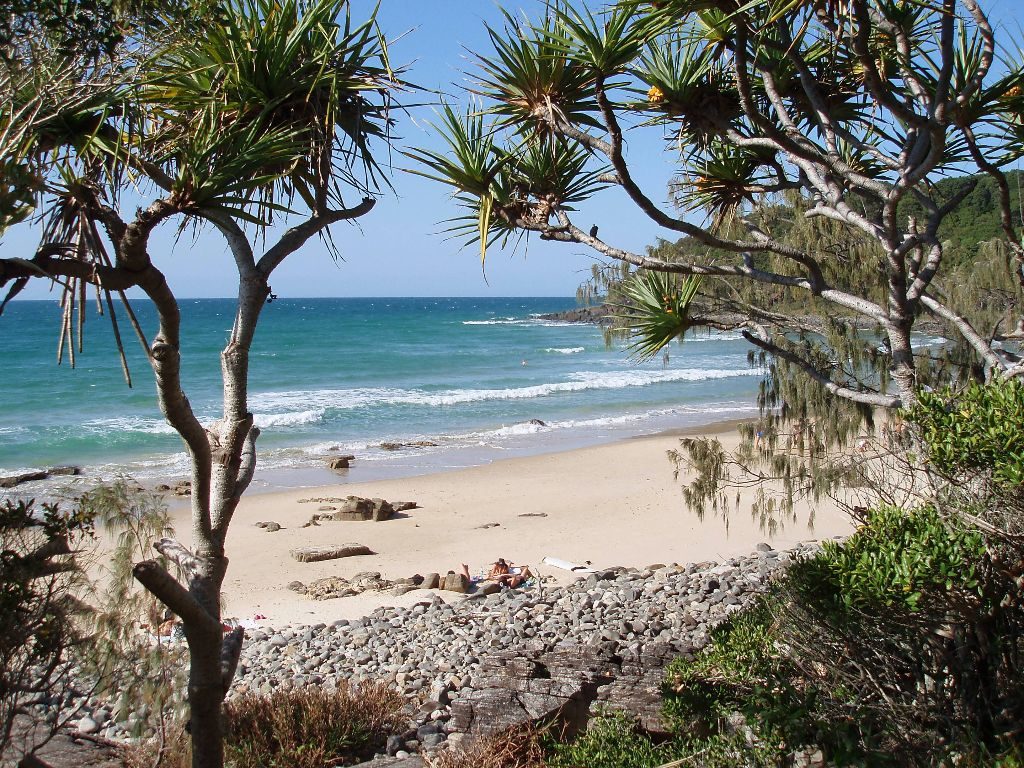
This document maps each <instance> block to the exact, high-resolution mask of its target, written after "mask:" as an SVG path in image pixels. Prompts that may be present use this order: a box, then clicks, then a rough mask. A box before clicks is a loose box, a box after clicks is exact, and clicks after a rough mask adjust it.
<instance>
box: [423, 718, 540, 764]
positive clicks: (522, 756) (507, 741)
mask: <svg viewBox="0 0 1024 768" xmlns="http://www.w3.org/2000/svg"><path fill="white" fill-rule="evenodd" d="M544 737H545V734H544V733H543V732H542V731H540V730H538V729H537V728H535V727H534V726H533V725H530V724H526V725H521V726H516V727H513V728H509V729H508V730H506V731H502V732H501V733H497V734H495V735H493V736H488V737H484V738H479V739H473V741H472V743H471V744H470V745H469V746H468V747H467V748H463V747H462V746H461V745H460V746H457V747H450V748H448V749H444V750H439V751H438V752H435V753H434V754H433V755H427V756H426V761H427V765H428V766H430V768H548V763H546V762H545V761H544V748H543V746H542V742H543V741H544Z"/></svg>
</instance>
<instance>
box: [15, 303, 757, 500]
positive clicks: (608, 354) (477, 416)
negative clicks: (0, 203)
mask: <svg viewBox="0 0 1024 768" xmlns="http://www.w3.org/2000/svg"><path fill="white" fill-rule="evenodd" d="M574 306H575V302H574V301H573V300H571V299H551V298H437V299H434V298H398V299H396V298H385V299H279V300H277V301H275V302H273V303H272V304H270V305H268V306H267V307H266V308H265V311H264V314H263V316H262V318H261V321H260V327H259V331H258V333H257V336H256V342H255V345H254V349H253V356H252V365H251V376H250V387H249V391H250V407H251V409H252V411H253V413H254V414H255V417H256V423H257V424H258V425H259V426H260V427H261V428H262V432H263V433H262V436H261V437H260V440H259V444H258V447H259V451H260V468H261V470H260V475H259V482H258V483H257V487H278V486H287V485H295V484H304V483H311V482H326V481H328V480H330V479H331V478H330V477H324V476H320V475H316V473H323V472H324V470H322V469H321V467H322V464H323V461H322V460H323V457H324V456H325V455H327V454H328V453H329V452H330V451H331V449H337V450H341V451H344V452H346V453H354V454H356V455H357V457H358V460H357V462H356V464H355V465H354V468H353V470H352V474H351V479H353V480H361V479H371V478H372V477H381V476H388V475H392V476H393V475H397V474H412V473H416V472H420V471H430V470H434V469H441V468H447V467H456V466H467V465H472V464H479V463H483V462H486V461H490V460H493V459H495V458H500V457H503V456H508V455H519V454H524V453H538V452H543V451H547V450H558V449H561V448H567V447H575V446H578V445H585V444H594V443H599V442H607V441H611V440H614V439H617V438H619V437H624V436H629V435H634V434H640V433H646V432H652V431H656V430H660V429H669V428H676V427H683V426H692V425H699V424H707V423H711V422H714V421H719V420H722V419H726V418H733V417H738V416H747V415H751V414H752V413H754V412H755V408H754V397H755V393H756V390H757V384H758V376H759V374H758V372H757V371H754V370H751V369H750V368H749V366H748V365H747V362H746V354H747V349H748V347H747V345H746V343H745V342H743V341H742V340H741V339H739V337H738V336H737V335H722V334H717V335H710V336H708V335H703V336H696V337H695V338H693V339H692V340H688V341H687V342H686V344H685V346H684V347H682V348H675V347H674V348H673V349H672V356H671V360H670V361H669V363H668V365H667V366H666V365H665V364H664V362H663V361H662V360H661V359H659V360H657V361H654V362H651V363H648V364H644V365H636V364H634V363H632V362H631V361H630V360H629V359H628V355H627V353H626V351H625V350H624V349H623V348H622V347H621V346H618V347H612V348H609V347H607V346H606V345H605V342H604V339H603V337H602V334H601V331H600V329H599V328H596V327H594V326H589V325H574V324H568V323H561V322H552V321H545V320H541V319H539V318H538V317H537V315H539V314H543V313H549V312H555V311H558V310H563V309H569V308H572V307H574ZM136 309H137V312H138V313H139V316H140V319H141V320H142V324H143V327H144V329H145V331H146V333H147V334H152V332H153V330H154V327H155V323H154V321H153V316H152V312H151V311H149V308H148V306H147V305H145V304H144V303H143V302H138V306H137V308H136ZM182 316H183V317H182V323H183V329H182V333H183V363H182V365H183V372H184V377H185V389H186V392H187V393H188V394H189V397H190V398H191V401H192V406H193V409H194V410H195V412H196V413H197V415H198V416H199V417H200V419H202V420H204V421H205V420H211V419H213V418H216V416H217V415H218V407H219V404H220V388H219V381H220V369H219V352H220V349H221V346H222V345H223V343H224V341H225V340H226V339H227V337H228V334H229V330H230V328H231V323H232V318H233V302H232V301H231V300H227V299H199V300H185V301H183V302H182ZM58 325H59V311H58V308H57V307H56V305H55V303H53V302H43V301H38V302H37V301H26V302H13V303H12V304H11V305H9V306H8V308H7V310H6V311H5V312H4V315H3V316H2V317H0V361H2V365H0V474H11V473H13V472H17V471H23V470H28V469H33V468H41V467H46V466H53V465H59V464H76V465H79V466H82V467H84V468H85V469H86V473H87V474H88V475H90V476H110V475H112V474H114V473H116V472H120V471H127V472H130V473H131V474H133V475H135V476H136V477H138V478H139V479H143V480H158V479H172V478H176V477H181V476H184V475H185V473H186V463H185V456H184V453H183V452H182V450H181V443H180V441H179V439H178V438H177V436H176V435H175V434H174V432H173V431H172V430H171V429H170V427H169V426H167V425H166V424H165V423H164V421H163V419H162V417H161V416H160V414H159V412H158V410H157V407H156V398H155V394H154V389H153V382H152V375H151V373H150V370H149V368H148V366H147V364H146V362H145V359H144V357H143V356H142V353H141V350H140V348H139V345H138V343H137V342H136V340H135V339H134V336H133V335H132V334H131V332H130V330H129V329H128V328H127V324H126V323H125V322H123V318H122V323H121V333H122V336H123V337H125V340H126V346H127V347H128V352H129V356H130V365H131V370H132V374H133V378H134V387H133V388H131V389H129V388H128V387H127V385H126V384H125V382H124V380H123V378H122V375H121V370H120V364H119V362H118V359H117V355H116V353H115V351H114V347H113V343H112V341H111V338H112V337H111V333H110V330H109V323H108V322H107V320H106V318H102V317H98V316H96V315H95V313H94V312H93V311H92V309H90V315H89V317H88V320H87V323H86V329H87V336H86V349H85V351H84V353H82V354H80V355H78V357H77V360H76V363H77V367H76V368H75V369H74V370H72V369H71V368H70V366H69V365H68V361H67V359H66V353H65V361H64V363H63V365H61V366H59V367H58V366H57V365H56V362H55V361H56V346H57V345H56V339H57V328H58ZM524 362H525V365H524V364H523V363H524ZM531 420H539V421H541V422H543V424H538V423H536V422H535V421H531ZM383 441H388V442H413V441H429V442H433V443H437V445H436V446H430V447H420V448H405V449H402V450H399V451H386V450H383V449H381V448H380V443H381V442H383ZM311 473H312V474H311Z"/></svg>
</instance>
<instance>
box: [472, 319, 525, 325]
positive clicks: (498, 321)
mask: <svg viewBox="0 0 1024 768" xmlns="http://www.w3.org/2000/svg"><path fill="white" fill-rule="evenodd" d="M528 322H530V321H529V320H523V319H522V318H519V317H494V318H491V319H490V320H463V321H462V324H463V325H524V324H526V323H528Z"/></svg>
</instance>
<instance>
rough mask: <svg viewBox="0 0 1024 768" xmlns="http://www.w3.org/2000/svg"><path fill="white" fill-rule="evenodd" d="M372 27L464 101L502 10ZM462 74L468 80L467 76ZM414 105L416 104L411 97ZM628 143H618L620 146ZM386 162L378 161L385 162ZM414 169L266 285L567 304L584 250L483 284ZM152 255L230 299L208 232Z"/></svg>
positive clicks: (648, 161) (608, 224)
mask: <svg viewBox="0 0 1024 768" xmlns="http://www.w3.org/2000/svg"><path fill="white" fill-rule="evenodd" d="M374 5H375V0H353V2H352V6H353V9H354V16H355V18H360V14H366V13H368V12H369V11H370V10H371V9H372V7H373V6H374ZM504 5H505V7H506V8H508V9H510V10H513V9H518V10H520V11H522V12H525V13H527V14H528V15H529V16H530V17H531V18H537V16H538V15H539V13H540V12H541V10H542V8H543V7H544V3H543V2H541V1H540V0H506V2H505V3H504ZM1022 6H1024V0H989V2H986V3H985V7H986V8H988V9H990V10H991V11H992V13H993V19H994V20H995V21H997V22H998V23H1000V24H1001V25H1003V26H1004V27H1005V28H1006V29H1005V31H1007V32H1009V33H1010V35H1011V36H1012V37H1014V38H1016V39H1017V40H1020V39H1021V35H1020V28H1021V18H1022V17H1024V7H1022ZM379 19H380V23H381V26H382V28H383V29H384V31H385V33H386V34H387V36H388V37H389V39H392V40H394V41H395V42H394V43H393V44H392V46H391V58H392V61H393V63H408V64H410V68H409V72H408V79H409V80H411V81H413V82H415V83H417V84H418V85H420V86H422V87H424V88H428V89H434V90H439V91H444V92H446V93H449V94H451V95H452V97H453V99H457V100H462V99H464V95H463V94H462V92H461V90H460V88H459V86H460V84H464V83H466V82H467V81H468V80H467V78H468V77H471V76H472V73H473V71H474V65H473V62H472V60H471V58H470V57H469V55H468V53H467V50H474V51H478V52H482V53H486V52H488V51H489V43H487V41H486V32H485V28H484V24H485V23H490V24H491V25H492V26H500V24H501V13H500V10H499V7H498V5H497V4H496V3H493V2H491V0H383V2H381V6H380V11H379ZM467 73H468V75H467ZM409 98H414V99H415V100H417V101H422V99H421V98H418V96H417V95H412V96H410V97H409ZM431 119H433V112H432V110H431V108H429V107H422V108H418V109H416V110H413V111H412V112H411V114H410V115H408V116H401V117H400V118H399V121H400V122H399V128H398V134H399V136H400V138H399V139H398V141H397V142H396V148H400V147H403V146H431V147H436V146H437V145H438V141H437V138H436V137H435V136H434V135H433V133H432V131H431V129H430V128H429V126H428V125H426V121H429V120H431ZM632 138H633V139H634V140H633V141H632V142H630V143H629V144H628V145H627V159H629V160H630V161H631V164H632V165H633V166H634V167H635V168H636V169H637V175H638V178H639V180H640V181H641V184H642V185H643V186H644V187H645V188H646V190H647V192H648V194H649V195H650V196H651V197H652V198H653V199H654V200H656V201H662V200H664V199H665V198H666V196H667V183H668V180H669V178H670V175H671V169H670V165H669V162H668V160H669V158H668V157H667V156H666V155H665V154H664V144H663V142H662V141H660V140H659V137H658V136H657V135H650V132H649V131H648V132H647V135H644V136H643V137H642V140H639V139H640V138H641V137H640V136H639V135H635V134H634V135H633V137H632ZM628 140H629V136H627V141H628ZM382 157H384V155H382ZM411 165H412V161H410V160H408V159H407V158H405V157H403V156H401V155H399V154H397V152H395V153H393V154H392V166H393V173H392V183H393V184H394V187H395V190H396V191H395V193H386V194H384V195H383V197H382V199H380V200H379V201H378V203H377V206H376V207H375V208H374V210H373V211H372V212H371V213H370V214H369V215H367V216H365V217H363V218H362V219H360V220H359V222H358V224H356V225H352V224H346V223H341V224H337V225H335V226H334V227H333V229H332V233H333V236H334V240H335V242H336V243H337V244H338V246H339V248H340V250H341V252H342V255H343V258H344V260H343V261H339V262H335V261H333V260H332V259H331V257H330V256H329V255H328V254H327V253H326V251H325V250H324V248H323V247H322V246H321V244H320V242H319V241H318V240H315V239H314V240H312V241H310V242H309V243H308V244H307V245H306V246H305V247H304V248H303V249H302V250H301V251H299V252H297V253H295V254H293V255H292V256H290V257H289V258H288V259H287V260H286V261H285V262H284V264H282V265H281V266H280V267H279V268H278V270H277V272H276V273H275V277H274V279H273V280H272V288H273V290H274V292H275V293H276V294H278V295H279V296H282V297H285V296H570V295H573V294H574V293H575V290H576V287H577V286H578V285H579V284H580V283H581V282H582V281H583V280H584V279H585V278H586V277H587V275H589V272H590V266H591V264H592V263H593V262H594V255H593V253H592V252H590V251H589V250H588V249H585V248H584V247H583V246H574V245H569V244H565V243H546V242H542V241H540V240H537V239H536V238H534V239H531V240H530V241H529V243H528V246H527V247H522V246H521V247H520V248H519V249H518V250H517V251H516V252H512V251H511V249H510V250H506V251H501V250H500V249H498V248H494V249H492V250H490V251H489V252H488V258H487V275H486V277H487V279H486V281H485V279H484V276H483V274H482V272H481V268H480V260H479V252H478V250H477V248H476V247H475V246H471V247H468V248H462V247H461V243H459V242H456V241H452V240H446V239H445V237H444V236H443V234H441V231H442V230H443V229H444V227H445V225H444V223H443V222H444V220H445V219H447V218H449V217H451V216H454V215H456V213H457V210H458V209H457V208H456V206H455V204H454V203H453V202H452V201H451V200H450V198H449V197H448V194H447V192H446V190H445V188H444V187H442V186H441V185H440V184H436V183H434V182H430V181H427V180H425V179H422V178H420V177H418V176H414V175H412V174H409V173H405V172H404V171H403V170H402V169H403V168H407V167H410V166H411ZM575 218H576V223H577V224H578V225H580V226H583V227H586V226H589V225H590V224H598V225H600V228H601V235H602V237H603V238H604V239H606V240H607V241H608V242H610V243H612V244H614V245H617V246H620V247H624V248H627V249H630V250H633V251H642V250H643V248H644V246H645V245H648V244H651V243H653V242H654V241H655V239H656V238H657V237H658V235H659V234H662V235H664V234H665V233H664V232H660V233H659V230H658V228H657V227H656V226H655V225H654V224H653V223H651V222H650V220H649V219H647V218H646V217H645V216H643V215H642V214H641V213H640V212H639V211H638V210H637V209H636V207H635V206H634V205H632V204H631V203H630V202H629V201H628V199H626V197H625V195H624V194H623V193H622V192H621V191H619V190H615V189H610V190H606V191H605V192H603V193H601V194H600V195H599V196H598V197H597V198H595V199H594V200H592V201H589V202H588V203H587V205H586V207H585V209H584V211H581V212H580V213H578V214H577V215H576V217H575ZM33 246H34V242H32V241H31V239H30V238H28V237H26V233H24V232H21V233H16V232H11V233H8V236H7V237H5V242H4V244H3V250H4V252H5V254H11V252H12V250H13V249H24V251H25V255H26V256H27V255H28V254H29V253H31V250H32V247H33ZM152 252H153V253H154V255H155V256H156V257H157V261H158V263H159V264H160V266H161V268H162V269H164V271H165V272H166V273H167V275H168V278H169V280H170V282H171V285H172V287H173V288H174V290H175V291H176V293H177V294H178V295H179V296H183V297H184V296H189V297H207V296H230V295H233V294H234V290H235V285H236V280H235V274H234V267H233V263H232V261H231V258H230V256H229V254H228V253H227V249H226V247H225V245H224V243H223V241H222V240H221V239H220V238H219V236H218V235H217V234H216V233H214V232H207V233H205V234H202V235H201V236H200V237H199V238H198V239H197V240H194V239H193V237H192V235H191V233H184V234H182V235H181V236H180V237H177V233H176V231H175V229H174V226H173V224H172V225H165V226H164V228H163V229H162V230H160V231H158V233H157V236H156V239H155V242H154V244H153V248H152ZM34 282H35V283H36V284H35V285H33V286H31V287H30V288H28V289H26V291H25V292H24V293H23V294H22V296H23V297H25V298H46V297H47V296H48V295H52V294H50V293H49V292H48V289H47V288H46V286H44V285H43V284H42V283H41V282H39V281H34Z"/></svg>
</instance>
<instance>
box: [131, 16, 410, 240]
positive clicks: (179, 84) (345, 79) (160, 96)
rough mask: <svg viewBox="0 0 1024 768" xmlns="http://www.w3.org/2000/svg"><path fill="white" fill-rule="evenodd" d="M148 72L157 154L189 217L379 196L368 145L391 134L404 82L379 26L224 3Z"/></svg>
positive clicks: (315, 205) (267, 211) (149, 66)
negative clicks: (394, 95)
mask: <svg viewBox="0 0 1024 768" xmlns="http://www.w3.org/2000/svg"><path fill="white" fill-rule="evenodd" d="M147 70H148V73H149V75H148V77H147V80H146V82H145V85H144V88H143V90H142V96H143V99H144V100H145V102H146V103H147V105H148V107H149V108H150V109H152V110H153V111H154V116H156V117H159V118H161V119H162V120H163V125H164V128H163V130H161V131H159V132H157V133H155V134H154V135H153V137H152V138H154V139H156V140H157V145H156V147H154V149H155V151H156V155H157V157H158V158H159V162H161V164H162V165H164V166H165V168H166V170H167V172H168V173H169V175H171V176H172V177H173V178H174V179H175V181H174V186H173V190H172V191H173V193H174V196H175V202H176V205H177V206H178V207H179V208H180V209H181V210H183V211H186V212H189V213H192V212H197V211H198V210H200V209H202V210H223V211H224V212H226V213H229V214H231V215H232V216H236V217H238V216H241V217H242V218H243V220H244V219H245V216H246V215H249V216H252V215H253V214H254V213H255V214H257V215H261V216H269V215H271V214H272V213H273V212H274V211H276V210H281V207H280V206H282V205H284V204H287V203H290V201H291V199H292V198H293V197H296V196H297V197H298V198H299V199H300V200H301V201H302V202H303V203H305V205H306V206H307V207H308V208H309V209H311V210H314V211H316V210H320V209H321V208H323V207H324V206H325V205H326V204H327V203H328V202H331V203H334V204H340V203H341V202H342V190H341V184H340V183H339V182H344V183H345V184H348V185H351V186H354V187H355V188H356V189H359V190H362V191H364V192H369V191H370V190H371V188H372V187H373V186H374V180H375V179H376V178H377V176H378V171H379V169H378V166H377V164H376V161H375V160H374V158H373V154H372V152H371V148H370V142H371V141H372V140H373V139H377V138H382V137H384V136H385V135H386V134H387V131H388V127H389V124H390V123H389V120H388V117H387V107H388V103H387V94H388V93H389V90H388V88H389V86H392V85H394V84H395V83H397V78H396V76H395V73H394V72H392V71H391V69H390V67H389V65H388V64H387V55H386V47H385V45H384V43H383V39H382V38H381V36H380V35H379V32H378V30H377V26H376V21H375V19H374V18H373V17H372V16H371V17H370V18H369V19H368V20H367V21H365V22H363V23H362V24H353V23H352V20H351V17H350V16H349V13H348V3H347V2H346V0H314V1H312V2H302V0H286V1H285V2H271V1H270V0H256V1H255V2H251V3H248V2H242V0H237V2H235V1H233V2H229V3H226V4H225V13H224V14H223V18H222V19H221V20H220V23H218V24H213V25H211V26H210V27H209V28H208V29H206V30H205V31H204V33H203V34H202V35H200V36H198V37H197V38H191V39H187V40H181V41H179V42H177V43H176V44H174V45H171V46H169V47H167V48H166V49H164V50H161V51H159V52H158V53H157V55H156V56H155V57H154V59H153V60H152V61H151V62H148V63H147ZM378 96H382V97H383V103H378V101H377V97H378ZM371 97H372V98H371Z"/></svg>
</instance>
